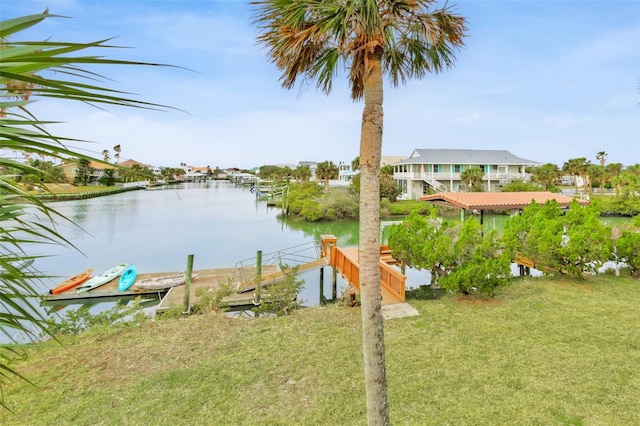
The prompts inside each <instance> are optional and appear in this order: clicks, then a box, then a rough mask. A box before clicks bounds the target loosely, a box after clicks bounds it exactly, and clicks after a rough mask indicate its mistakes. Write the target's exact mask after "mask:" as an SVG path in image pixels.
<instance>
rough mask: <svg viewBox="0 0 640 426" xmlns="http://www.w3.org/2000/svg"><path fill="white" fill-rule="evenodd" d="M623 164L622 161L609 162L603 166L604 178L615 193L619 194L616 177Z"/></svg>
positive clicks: (618, 175)
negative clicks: (613, 188)
mask: <svg viewBox="0 0 640 426" xmlns="http://www.w3.org/2000/svg"><path fill="white" fill-rule="evenodd" d="M623 168H624V166H623V165H622V163H610V164H607V165H606V166H605V167H604V170H605V176H606V180H607V182H608V183H609V184H611V185H612V186H613V187H615V191H616V195H620V186H619V185H618V178H619V177H620V173H621V172H622V169H623Z"/></svg>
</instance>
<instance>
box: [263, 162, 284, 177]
mask: <svg viewBox="0 0 640 426" xmlns="http://www.w3.org/2000/svg"><path fill="white" fill-rule="evenodd" d="M279 169H280V167H279V166H272V165H264V166H260V178H261V179H272V178H273V177H274V176H275V174H276V172H277V171H278V170H279Z"/></svg>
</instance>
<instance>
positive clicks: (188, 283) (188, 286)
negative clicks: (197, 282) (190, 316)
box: [183, 254, 193, 313]
mask: <svg viewBox="0 0 640 426" xmlns="http://www.w3.org/2000/svg"><path fill="white" fill-rule="evenodd" d="M192 272H193V255H192V254H190V255H188V256H187V275H186V279H185V281H184V299H183V302H184V312H185V313H188V312H189V309H190V308H191V305H190V303H189V298H190V297H191V273H192Z"/></svg>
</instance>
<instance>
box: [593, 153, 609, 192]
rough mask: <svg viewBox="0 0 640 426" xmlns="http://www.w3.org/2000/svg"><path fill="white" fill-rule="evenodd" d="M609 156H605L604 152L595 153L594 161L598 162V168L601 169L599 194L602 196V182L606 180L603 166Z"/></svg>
mask: <svg viewBox="0 0 640 426" xmlns="http://www.w3.org/2000/svg"><path fill="white" fill-rule="evenodd" d="M608 155H609V154H607V153H606V152H605V151H598V152H597V153H596V160H598V161H599V162H600V166H601V167H602V170H601V173H600V194H601V195H602V194H604V181H605V180H606V177H607V175H606V173H605V171H604V170H605V168H604V164H605V163H606V162H607V156H608Z"/></svg>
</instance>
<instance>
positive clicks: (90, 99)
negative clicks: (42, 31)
mask: <svg viewBox="0 0 640 426" xmlns="http://www.w3.org/2000/svg"><path fill="white" fill-rule="evenodd" d="M54 17H59V16H56V15H52V14H49V13H48V11H45V12H43V13H41V14H36V15H29V16H24V17H19V18H15V19H8V20H4V21H1V22H0V225H1V227H0V229H1V231H0V339H2V340H0V395H1V391H2V387H3V386H4V385H6V383H7V380H9V379H10V378H11V377H12V376H16V375H18V373H17V372H16V371H14V370H12V369H11V368H10V366H9V363H10V361H11V358H12V357H13V356H14V355H16V354H18V353H19V348H18V347H17V346H15V345H12V344H11V342H12V341H13V340H14V338H15V337H16V336H27V337H28V338H34V337H37V336H38V335H39V334H41V333H43V332H44V333H47V329H46V319H45V318H43V316H42V314H41V313H40V310H39V309H38V308H37V302H38V291H37V289H36V284H37V283H38V281H39V280H41V279H43V278H45V277H44V276H43V274H42V273H40V272H39V271H38V270H37V269H36V268H34V267H33V266H29V264H30V263H32V262H31V261H32V260H34V258H35V257H34V256H32V255H30V254H29V253H28V252H27V247H29V246H31V247H32V246H33V244H47V243H53V244H67V245H69V242H68V241H66V240H65V238H64V236H63V235H60V234H59V233H58V232H57V231H56V229H55V223H54V218H56V216H58V218H60V216H59V215H58V214H57V213H56V211H55V210H54V209H52V208H50V207H48V206H47V205H45V204H43V203H42V202H40V201H39V200H38V199H37V198H36V197H34V196H32V195H29V194H28V193H26V192H25V191H23V189H22V188H21V186H20V185H18V184H16V183H15V182H14V181H13V180H12V176H13V175H15V174H19V173H20V172H23V171H26V172H30V171H32V169H33V168H32V167H31V166H29V165H28V164H25V163H22V162H20V161H17V160H15V159H11V158H6V157H5V156H3V155H2V153H7V152H15V153H20V154H24V155H25V156H28V155H33V154H36V155H41V156H47V157H49V158H57V159H81V158H82V159H88V160H93V161H100V160H97V159H93V158H91V157H87V156H86V155H83V154H80V153H78V152H76V151H74V150H73V149H69V148H68V147H67V146H66V145H65V144H66V143H68V142H70V141H71V139H67V138H62V137H57V136H54V135H53V134H51V133H50V132H49V131H48V130H47V129H46V126H47V125H52V124H54V122H51V121H42V120H39V119H38V118H36V117H35V116H34V115H33V114H32V113H30V112H29V109H28V107H29V104H30V103H31V102H32V101H33V99H34V98H38V97H40V98H54V99H65V100H72V101H80V102H85V103H88V104H92V105H109V106H127V107H135V108H148V109H160V110H163V109H166V107H164V106H162V105H158V104H152V103H147V102H142V101H138V100H135V99H133V98H130V97H128V94H127V93H124V92H119V91H115V90H111V89H108V88H105V87H102V86H100V85H99V83H97V82H100V81H101V80H102V79H103V77H102V76H100V75H99V74H96V73H95V72H93V71H89V70H86V69H84V68H83V66H86V65H91V66H94V65H154V66H157V65H160V64H151V63H142V62H131V61H121V60H113V59H107V58H103V57H100V56H94V55H85V54H82V52H84V51H86V50H88V49H95V48H115V47H117V46H112V45H109V44H107V43H108V42H109V40H99V41H96V42H90V43H70V42H56V41H50V40H47V41H16V40H14V39H13V38H14V37H15V36H16V35H17V34H18V33H20V31H22V30H25V29H27V28H29V27H32V26H34V25H36V24H38V23H40V22H42V21H43V20H45V19H48V18H54ZM53 72H55V73H53ZM53 76H56V77H58V78H53ZM34 210H35V211H37V212H38V215H37V216H39V217H45V218H49V219H50V220H49V223H50V224H49V225H48V224H47V222H46V221H41V220H38V219H37V218H36V219H32V218H34V217H36V215H33V214H32V213H33V212H34ZM62 219H64V218H62ZM3 341H4V342H10V343H8V344H7V343H1V342H3ZM0 406H2V407H5V405H4V401H3V400H2V398H0Z"/></svg>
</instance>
